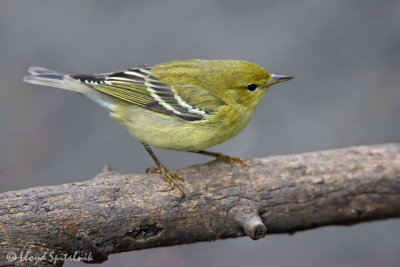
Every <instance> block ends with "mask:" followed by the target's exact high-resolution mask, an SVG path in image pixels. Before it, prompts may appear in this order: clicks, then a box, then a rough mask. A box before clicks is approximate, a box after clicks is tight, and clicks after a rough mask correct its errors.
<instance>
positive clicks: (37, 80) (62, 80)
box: [24, 66, 114, 110]
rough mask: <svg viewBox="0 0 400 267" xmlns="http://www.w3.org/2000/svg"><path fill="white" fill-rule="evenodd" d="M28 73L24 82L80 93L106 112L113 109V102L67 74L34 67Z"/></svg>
mask: <svg viewBox="0 0 400 267" xmlns="http://www.w3.org/2000/svg"><path fill="white" fill-rule="evenodd" d="M28 72H29V74H30V75H26V76H25V77H24V82H27V83H31V84H38V85H45V86H51V87H57V88H62V89H66V90H70V91H74V92H78V93H82V94H84V95H85V96H87V97H88V98H90V99H92V100H93V101H95V102H96V103H97V104H99V105H100V106H102V107H105V108H106V109H108V110H111V109H113V107H114V104H113V101H112V100H111V99H110V98H109V97H107V96H104V95H102V94H101V93H100V92H98V91H96V90H94V89H93V88H91V87H90V86H89V85H87V84H84V83H82V82H81V81H79V80H77V79H75V78H73V77H71V76H70V75H68V74H62V73H58V72H56V71H54V70H49V69H46V68H43V67H36V66H35V67H30V68H29V69H28Z"/></svg>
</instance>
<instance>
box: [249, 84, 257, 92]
mask: <svg viewBox="0 0 400 267" xmlns="http://www.w3.org/2000/svg"><path fill="white" fill-rule="evenodd" d="M247 89H248V90H249V91H251V92H253V91H254V90H256V89H257V84H254V83H252V84H249V85H247Z"/></svg>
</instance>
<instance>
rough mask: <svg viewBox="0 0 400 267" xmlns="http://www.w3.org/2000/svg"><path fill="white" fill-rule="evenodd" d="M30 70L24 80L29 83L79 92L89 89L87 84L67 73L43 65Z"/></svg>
mask: <svg viewBox="0 0 400 267" xmlns="http://www.w3.org/2000/svg"><path fill="white" fill-rule="evenodd" d="M28 72H29V73H30V75H26V76H25V77H24V82H27V83H32V84H39V85H46V86H52V87H58V88H62V89H67V90H71V91H75V92H79V93H85V91H87V89H86V88H85V86H82V85H81V84H80V83H79V82H78V81H77V80H75V79H73V78H72V77H71V76H69V75H67V74H61V73H58V72H56V71H53V70H49V69H46V68H42V67H30V68H29V69H28Z"/></svg>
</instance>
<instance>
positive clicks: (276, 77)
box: [271, 73, 294, 84]
mask: <svg viewBox="0 0 400 267" xmlns="http://www.w3.org/2000/svg"><path fill="white" fill-rule="evenodd" d="M271 77H272V78H273V80H272V82H271V84H275V83H280V82H285V81H289V80H291V79H293V78H294V77H292V76H286V75H277V74H273V73H272V74H271Z"/></svg>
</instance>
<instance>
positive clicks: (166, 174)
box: [146, 164, 185, 197]
mask: <svg viewBox="0 0 400 267" xmlns="http://www.w3.org/2000/svg"><path fill="white" fill-rule="evenodd" d="M146 173H159V174H161V177H162V178H163V179H164V180H165V181H167V182H168V183H169V185H170V187H171V190H173V189H174V188H175V187H176V188H178V190H179V191H180V192H181V193H182V197H184V196H185V192H183V189H182V186H181V185H180V184H179V183H178V182H177V180H180V181H182V182H183V181H185V180H184V179H183V177H182V176H180V175H179V174H176V173H174V172H172V171H169V170H168V169H167V167H165V166H164V165H162V164H160V166H159V167H158V168H154V167H150V168H147V169H146Z"/></svg>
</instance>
